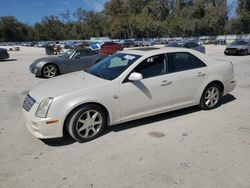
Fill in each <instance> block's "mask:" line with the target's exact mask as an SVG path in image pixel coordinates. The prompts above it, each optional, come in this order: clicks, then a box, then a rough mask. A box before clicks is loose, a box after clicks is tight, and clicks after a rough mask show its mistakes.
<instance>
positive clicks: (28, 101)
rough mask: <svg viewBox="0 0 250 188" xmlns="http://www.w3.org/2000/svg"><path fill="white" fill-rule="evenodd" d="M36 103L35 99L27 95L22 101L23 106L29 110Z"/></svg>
mask: <svg viewBox="0 0 250 188" xmlns="http://www.w3.org/2000/svg"><path fill="white" fill-rule="evenodd" d="M35 103H36V100H35V99H33V98H32V97H31V96H29V95H27V96H26V97H25V99H24V101H23V108H24V109H25V110H26V111H27V112H29V111H30V109H31V108H32V107H33V105H34V104H35Z"/></svg>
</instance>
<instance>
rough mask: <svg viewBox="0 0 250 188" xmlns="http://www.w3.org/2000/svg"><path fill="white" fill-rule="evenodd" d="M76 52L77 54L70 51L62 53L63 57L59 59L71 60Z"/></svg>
mask: <svg viewBox="0 0 250 188" xmlns="http://www.w3.org/2000/svg"><path fill="white" fill-rule="evenodd" d="M74 52H75V51H74V50H68V51H66V52H64V53H62V54H61V55H59V56H58V57H61V58H70V57H71V56H72V54H73V53H74Z"/></svg>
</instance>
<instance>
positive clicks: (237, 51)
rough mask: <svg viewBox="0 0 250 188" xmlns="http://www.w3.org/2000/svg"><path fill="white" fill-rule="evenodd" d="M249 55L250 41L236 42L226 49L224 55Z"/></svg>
mask: <svg viewBox="0 0 250 188" xmlns="http://www.w3.org/2000/svg"><path fill="white" fill-rule="evenodd" d="M249 53H250V40H248V41H247V40H236V41H234V42H233V43H232V44H231V45H229V46H228V47H226V49H225V51H224V54H225V55H248V54H249Z"/></svg>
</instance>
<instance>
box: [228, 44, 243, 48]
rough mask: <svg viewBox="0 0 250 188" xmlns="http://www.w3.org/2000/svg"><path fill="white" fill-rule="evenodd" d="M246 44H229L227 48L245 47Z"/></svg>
mask: <svg viewBox="0 0 250 188" xmlns="http://www.w3.org/2000/svg"><path fill="white" fill-rule="evenodd" d="M246 47H247V45H230V46H228V47H227V48H246Z"/></svg>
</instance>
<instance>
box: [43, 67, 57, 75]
mask: <svg viewBox="0 0 250 188" xmlns="http://www.w3.org/2000/svg"><path fill="white" fill-rule="evenodd" d="M42 75H43V77H44V78H52V77H55V76H56V75H58V70H57V67H56V66H55V65H53V64H49V65H45V66H44V67H43V69H42Z"/></svg>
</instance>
